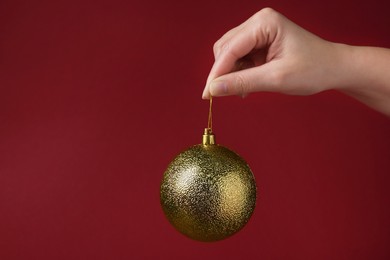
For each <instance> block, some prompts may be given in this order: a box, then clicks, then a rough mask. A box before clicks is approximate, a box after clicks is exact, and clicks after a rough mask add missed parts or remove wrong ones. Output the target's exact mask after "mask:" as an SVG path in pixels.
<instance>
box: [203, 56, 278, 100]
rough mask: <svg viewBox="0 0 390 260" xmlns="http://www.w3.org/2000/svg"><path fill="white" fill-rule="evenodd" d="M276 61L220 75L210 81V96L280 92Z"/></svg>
mask: <svg viewBox="0 0 390 260" xmlns="http://www.w3.org/2000/svg"><path fill="white" fill-rule="evenodd" d="M279 71H280V70H279V69H278V66H277V62H276V61H275V62H270V63H266V64H264V65H262V66H259V67H253V68H249V69H245V70H241V71H236V72H232V73H228V74H225V75H223V76H220V77H218V78H216V79H214V80H212V81H211V82H210V85H209V90H210V94H211V95H212V96H230V95H239V96H245V95H247V94H249V93H253V92H258V91H272V92H281V85H282V84H281V77H280V73H279V74H278V72H279Z"/></svg>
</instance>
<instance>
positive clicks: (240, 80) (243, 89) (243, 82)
mask: <svg viewBox="0 0 390 260" xmlns="http://www.w3.org/2000/svg"><path fill="white" fill-rule="evenodd" d="M234 83H235V84H234V85H235V86H236V91H235V92H236V93H235V94H237V95H240V96H243V95H246V94H247V92H248V87H249V86H248V81H247V79H246V78H245V77H244V76H243V75H241V74H240V73H239V74H237V75H236V78H235V82H234Z"/></svg>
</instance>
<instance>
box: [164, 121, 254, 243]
mask: <svg viewBox="0 0 390 260" xmlns="http://www.w3.org/2000/svg"><path fill="white" fill-rule="evenodd" d="M160 200H161V206H162V208H163V211H164V213H165V215H166V217H167V218H168V220H169V222H170V223H171V224H172V225H173V226H174V227H175V228H176V229H177V230H178V231H180V232H181V233H182V234H184V235H186V236H188V237H190V238H192V239H195V240H200V241H217V240H221V239H225V238H227V237H229V236H231V235H233V234H234V233H236V232H238V231H239V230H240V229H242V228H243V227H244V226H245V224H246V223H247V222H248V220H249V218H250V217H251V215H252V213H253V210H254V208H255V203H256V183H255V180H254V177H253V174H252V171H251V170H250V168H249V166H248V164H247V163H246V162H245V161H244V160H243V159H242V158H241V157H240V156H239V155H237V154H236V153H234V152H233V151H231V150H229V149H227V148H225V147H223V146H220V145H217V144H215V142H214V135H213V134H212V133H211V130H210V129H207V128H206V130H205V134H204V135H203V143H202V144H199V145H195V146H192V147H190V148H189V149H187V150H185V151H184V152H182V153H180V154H179V155H178V156H177V157H176V158H175V159H174V160H173V161H172V162H171V163H170V164H169V166H168V168H167V170H166V171H165V174H164V177H163V180H162V183H161V191H160Z"/></svg>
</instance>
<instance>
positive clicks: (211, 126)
mask: <svg viewBox="0 0 390 260" xmlns="http://www.w3.org/2000/svg"><path fill="white" fill-rule="evenodd" d="M212 106H213V97H212V96H210V108H209V121H208V123H207V128H208V129H209V130H210V132H211V130H212V128H213V115H212V112H211V109H212Z"/></svg>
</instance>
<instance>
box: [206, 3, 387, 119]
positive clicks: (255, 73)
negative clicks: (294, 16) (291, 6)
mask: <svg viewBox="0 0 390 260" xmlns="http://www.w3.org/2000/svg"><path fill="white" fill-rule="evenodd" d="M214 57H215V62H214V65H213V67H212V69H211V71H210V74H209V76H208V78H207V83H206V87H205V89H204V91H203V95H202V97H203V98H204V99H208V98H210V95H212V96H227V95H240V96H245V95H247V94H249V93H251V92H257V91H270V92H279V93H285V94H294V95H309V94H315V93H318V92H321V91H324V90H329V89H337V90H340V91H342V92H344V93H346V94H348V95H351V96H353V97H355V98H357V99H359V100H360V101H362V102H363V103H365V104H367V105H369V106H371V107H373V108H375V109H377V110H378V111H381V112H383V113H385V114H387V115H390V73H388V68H390V50H389V49H384V48H376V47H358V46H349V45H345V44H338V43H333V42H329V41H325V40H323V39H321V38H319V37H317V36H316V35H314V34H312V33H310V32H308V31H306V30H304V29H303V28H301V27H299V26H298V25H296V24H294V23H293V22H291V21H290V20H288V19H287V18H286V17H284V16H283V15H281V14H279V13H278V12H276V11H274V10H272V9H271V8H265V9H262V10H261V11H259V12H257V13H256V14H255V15H253V16H252V17H251V18H249V19H248V20H247V21H245V22H244V23H243V24H241V25H239V26H238V27H236V28H234V29H232V30H230V31H229V32H227V33H226V34H225V35H224V36H223V37H222V38H221V39H219V40H218V41H217V42H216V43H215V45H214Z"/></svg>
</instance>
